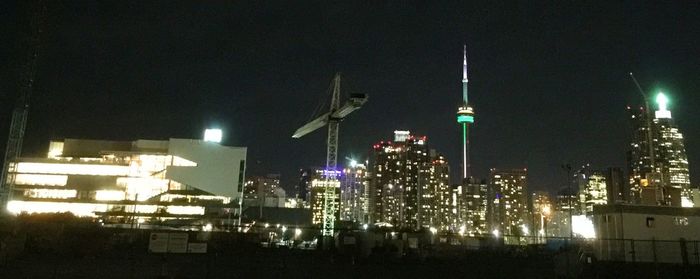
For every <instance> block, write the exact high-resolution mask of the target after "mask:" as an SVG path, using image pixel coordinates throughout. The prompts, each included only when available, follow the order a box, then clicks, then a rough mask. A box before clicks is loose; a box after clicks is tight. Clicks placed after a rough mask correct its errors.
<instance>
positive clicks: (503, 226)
mask: <svg viewBox="0 0 700 279" xmlns="http://www.w3.org/2000/svg"><path fill="white" fill-rule="evenodd" d="M490 176H491V182H490V187H491V188H492V190H493V192H494V193H495V195H494V197H493V198H494V199H493V201H492V202H493V204H494V206H493V209H494V212H493V216H494V217H493V223H492V228H494V229H496V230H498V231H499V232H500V234H502V235H503V236H504V239H505V240H506V242H507V243H511V244H517V243H523V241H524V239H523V238H520V236H527V235H529V233H530V231H529V228H528V227H529V226H528V224H530V222H529V220H530V218H529V216H530V212H529V210H528V197H527V169H512V170H498V169H491V175H490Z"/></svg>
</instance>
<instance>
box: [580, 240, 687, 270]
mask: <svg viewBox="0 0 700 279" xmlns="http://www.w3.org/2000/svg"><path fill="white" fill-rule="evenodd" d="M698 242H699V241H687V240H684V239H680V240H655V239H651V240H639V239H598V240H595V241H594V243H593V245H592V246H593V248H594V249H595V255H596V258H597V259H598V260H601V261H624V262H653V263H675V264H684V265H688V264H694V265H700V250H699V249H700V244H699V243H698Z"/></svg>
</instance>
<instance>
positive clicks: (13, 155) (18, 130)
mask: <svg viewBox="0 0 700 279" xmlns="http://www.w3.org/2000/svg"><path fill="white" fill-rule="evenodd" d="M45 14H46V6H45V5H44V4H43V3H42V1H39V2H37V3H36V6H35V7H33V9H32V14H31V22H30V28H31V31H30V32H31V33H30V35H29V42H28V50H29V56H28V57H27V61H26V64H24V67H23V69H22V72H21V74H20V78H21V79H20V86H19V90H20V92H19V98H18V99H17V103H16V105H15V108H14V110H13V111H12V123H11V124H10V132H9V134H8V138H7V145H6V146H5V158H4V160H3V165H2V174H1V175H0V206H2V209H3V210H6V209H7V203H8V202H9V201H10V200H11V199H12V194H13V191H14V175H11V174H10V168H12V169H14V168H15V167H16V163H17V158H18V157H19V156H20V155H21V154H22V143H23V142H24V132H25V130H26V128H27V116H28V115H29V100H30V98H31V96H32V91H33V89H34V77H35V76H36V62H37V57H38V56H39V37H40V35H41V32H42V25H43V20H44V17H45Z"/></svg>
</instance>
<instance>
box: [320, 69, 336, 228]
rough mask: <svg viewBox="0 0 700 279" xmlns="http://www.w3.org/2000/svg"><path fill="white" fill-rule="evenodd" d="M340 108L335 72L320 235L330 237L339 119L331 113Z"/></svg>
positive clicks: (332, 224)
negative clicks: (332, 185) (332, 183)
mask: <svg viewBox="0 0 700 279" xmlns="http://www.w3.org/2000/svg"><path fill="white" fill-rule="evenodd" d="M339 108H340V74H336V75H335V78H333V94H332V97H331V107H330V112H331V116H330V117H329V119H328V120H329V121H328V140H327V142H326V172H325V176H326V177H325V178H324V179H325V180H326V183H324V186H323V187H324V188H323V224H322V227H321V235H322V236H324V237H332V236H333V230H334V225H335V202H336V200H335V189H334V188H333V187H331V182H332V181H337V180H338V178H337V177H336V176H335V172H333V171H334V170H335V169H336V167H337V166H338V133H339V131H338V130H339V128H340V123H339V122H340V120H341V119H338V118H334V117H333V116H332V113H334V112H336V111H338V109H339Z"/></svg>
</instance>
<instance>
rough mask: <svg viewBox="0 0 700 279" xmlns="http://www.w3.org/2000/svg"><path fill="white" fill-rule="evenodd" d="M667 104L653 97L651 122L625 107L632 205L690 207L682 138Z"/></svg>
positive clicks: (639, 111)
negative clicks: (629, 127)
mask: <svg viewBox="0 0 700 279" xmlns="http://www.w3.org/2000/svg"><path fill="white" fill-rule="evenodd" d="M668 102H669V100H668V98H667V97H666V96H665V95H664V94H663V93H659V94H658V95H657V96H656V103H657V106H658V110H657V111H655V113H654V115H653V119H650V118H651V117H652V115H651V113H649V112H647V111H645V110H644V109H643V108H639V109H633V108H630V107H628V111H630V119H631V120H632V121H631V124H632V131H633V133H632V142H631V143H630V150H629V151H628V157H627V165H628V170H629V181H630V197H631V202H632V203H641V204H652V205H671V206H681V205H682V206H692V205H693V201H692V197H691V196H692V194H691V189H690V172H689V168H688V157H687V155H686V152H685V146H684V144H683V134H682V133H681V132H680V131H679V129H678V127H677V126H676V125H675V123H674V121H673V118H672V117H671V111H669V110H668V108H667V106H668Z"/></svg>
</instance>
